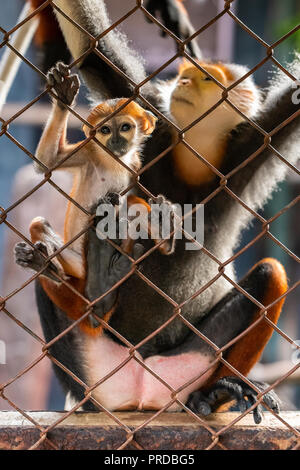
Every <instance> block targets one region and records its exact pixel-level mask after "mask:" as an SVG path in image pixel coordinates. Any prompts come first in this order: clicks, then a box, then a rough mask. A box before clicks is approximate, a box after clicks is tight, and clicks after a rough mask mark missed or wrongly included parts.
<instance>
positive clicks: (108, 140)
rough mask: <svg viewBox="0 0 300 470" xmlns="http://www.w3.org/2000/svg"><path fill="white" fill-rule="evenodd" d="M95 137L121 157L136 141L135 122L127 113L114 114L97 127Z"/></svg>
mask: <svg viewBox="0 0 300 470" xmlns="http://www.w3.org/2000/svg"><path fill="white" fill-rule="evenodd" d="M101 120H103V118H102V119H101ZM96 137H97V139H98V140H99V141H100V142H101V143H102V144H103V145H105V147H107V148H108V149H109V150H110V151H111V152H113V154H114V155H116V156H117V157H120V158H121V157H123V156H124V155H126V154H127V153H128V152H129V151H130V150H131V149H133V148H134V146H135V145H136V143H137V142H136V141H137V126H136V122H135V120H134V119H133V118H132V117H131V116H128V115H120V116H114V117H113V118H112V119H110V120H109V121H107V122H106V123H105V124H103V126H101V127H99V128H98V130H97V133H96Z"/></svg>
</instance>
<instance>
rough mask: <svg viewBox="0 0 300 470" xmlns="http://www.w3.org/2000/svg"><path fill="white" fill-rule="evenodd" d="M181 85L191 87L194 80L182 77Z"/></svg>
mask: <svg viewBox="0 0 300 470" xmlns="http://www.w3.org/2000/svg"><path fill="white" fill-rule="evenodd" d="M179 83H180V85H190V84H191V83H192V80H191V79H190V78H188V77H181V78H180V80H179Z"/></svg>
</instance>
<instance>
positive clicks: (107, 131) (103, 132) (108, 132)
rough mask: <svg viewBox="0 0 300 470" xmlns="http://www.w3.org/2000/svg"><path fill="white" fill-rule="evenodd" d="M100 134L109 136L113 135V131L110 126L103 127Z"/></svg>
mask: <svg viewBox="0 0 300 470" xmlns="http://www.w3.org/2000/svg"><path fill="white" fill-rule="evenodd" d="M100 132H101V134H105V135H107V134H110V133H111V130H110V127H108V126H102V127H100Z"/></svg>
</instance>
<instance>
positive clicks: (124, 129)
mask: <svg viewBox="0 0 300 470" xmlns="http://www.w3.org/2000/svg"><path fill="white" fill-rule="evenodd" d="M130 129H131V124H128V122H125V123H124V124H122V126H121V128H120V131H121V132H128V131H130Z"/></svg>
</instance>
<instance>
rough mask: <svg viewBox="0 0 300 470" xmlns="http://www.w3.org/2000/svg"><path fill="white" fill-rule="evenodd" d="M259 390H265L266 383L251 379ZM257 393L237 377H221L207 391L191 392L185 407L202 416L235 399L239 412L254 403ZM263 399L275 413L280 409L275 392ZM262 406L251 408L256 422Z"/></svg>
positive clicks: (260, 414) (269, 393)
mask: <svg viewBox="0 0 300 470" xmlns="http://www.w3.org/2000/svg"><path fill="white" fill-rule="evenodd" d="M252 383H253V385H255V386H256V387H257V388H258V389H259V390H260V391H263V390H265V389H266V388H267V387H268V385H267V384H266V383H264V382H255V381H252ZM256 396H257V393H256V392H255V391H254V390H253V389H252V388H251V387H249V386H248V385H247V384H246V383H245V382H243V381H242V380H241V379H239V378H237V377H223V378H222V379H220V380H218V381H217V382H216V383H215V384H214V385H213V386H212V387H211V388H210V390H209V391H208V392H207V393H205V394H204V393H203V392H201V391H197V392H193V393H191V395H190V396H189V398H188V401H187V407H188V408H190V409H191V410H192V411H194V412H195V413H200V414H202V415H204V416H207V415H209V414H210V413H213V412H214V411H216V410H217V409H218V408H219V407H220V406H221V405H223V404H225V403H228V402H231V401H233V400H234V401H235V402H236V405H237V406H238V408H239V410H240V411H241V413H243V412H244V411H246V409H247V408H249V407H250V406H252V405H253V404H254V403H256ZM263 401H264V402H265V403H266V405H267V406H269V407H270V408H271V409H272V410H273V411H274V412H275V413H279V411H280V400H279V398H278V396H277V395H276V393H275V392H274V391H273V390H271V391H270V392H268V393H266V394H265V395H264V397H263ZM262 416H263V415H262V406H261V405H258V406H257V407H256V408H254V410H253V419H254V422H255V423H256V424H259V423H260V422H261V420H262Z"/></svg>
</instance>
